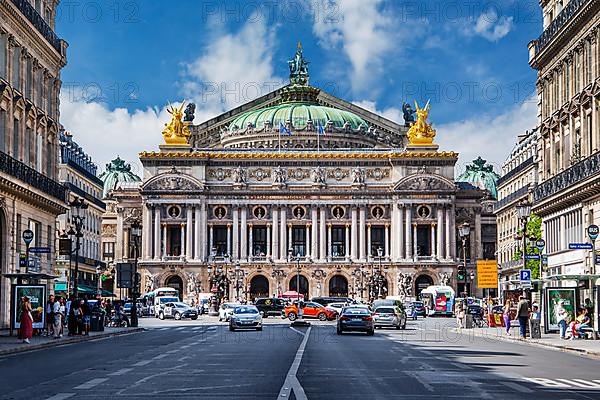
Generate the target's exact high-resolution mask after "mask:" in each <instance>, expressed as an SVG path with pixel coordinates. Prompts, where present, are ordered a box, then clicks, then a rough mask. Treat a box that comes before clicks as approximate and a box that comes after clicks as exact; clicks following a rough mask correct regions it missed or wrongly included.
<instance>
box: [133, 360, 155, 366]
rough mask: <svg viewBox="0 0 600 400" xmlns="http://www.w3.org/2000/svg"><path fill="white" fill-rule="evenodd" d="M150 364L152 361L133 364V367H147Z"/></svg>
mask: <svg viewBox="0 0 600 400" xmlns="http://www.w3.org/2000/svg"><path fill="white" fill-rule="evenodd" d="M151 362H152V360H144V361H140V362H137V363H135V364H133V366H134V367H143V366H144V365H148V364H150V363H151Z"/></svg>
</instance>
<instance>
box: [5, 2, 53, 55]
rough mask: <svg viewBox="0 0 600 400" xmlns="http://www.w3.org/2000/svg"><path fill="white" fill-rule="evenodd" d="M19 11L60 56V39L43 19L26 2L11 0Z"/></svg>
mask: <svg viewBox="0 0 600 400" xmlns="http://www.w3.org/2000/svg"><path fill="white" fill-rule="evenodd" d="M12 2H13V4H14V5H15V6H17V8H18V9H19V11H21V12H22V13H23V15H24V16H25V18H27V19H28V20H29V22H31V24H32V25H33V26H34V27H35V29H37V30H38V32H39V33H40V34H41V35H42V36H43V37H44V38H45V39H46V40H47V41H48V43H50V45H51V46H52V47H54V48H55V49H56V51H58V53H59V54H61V45H60V38H59V37H58V36H57V35H56V33H54V31H53V30H52V28H50V25H48V23H47V22H46V21H44V18H42V16H41V15H40V14H39V13H38V12H37V11H36V10H35V8H34V7H33V6H32V5H31V3H29V2H28V1H27V0H12Z"/></svg>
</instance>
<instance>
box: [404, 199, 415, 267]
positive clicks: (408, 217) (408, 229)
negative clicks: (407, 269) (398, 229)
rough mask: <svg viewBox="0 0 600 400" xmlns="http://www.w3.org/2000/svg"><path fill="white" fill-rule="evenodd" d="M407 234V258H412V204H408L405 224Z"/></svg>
mask: <svg viewBox="0 0 600 400" xmlns="http://www.w3.org/2000/svg"><path fill="white" fill-rule="evenodd" d="M404 229H405V234H406V240H405V243H406V245H405V246H406V259H407V260H411V259H412V257H413V245H412V232H411V229H412V206H411V205H410V204H408V205H407V206H406V223H405V224H404Z"/></svg>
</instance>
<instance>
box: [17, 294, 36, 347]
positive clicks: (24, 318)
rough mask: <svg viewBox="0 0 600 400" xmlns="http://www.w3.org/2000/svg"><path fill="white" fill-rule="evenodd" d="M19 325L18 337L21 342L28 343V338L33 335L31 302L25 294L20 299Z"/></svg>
mask: <svg viewBox="0 0 600 400" xmlns="http://www.w3.org/2000/svg"><path fill="white" fill-rule="evenodd" d="M20 322H21V326H19V336H18V337H19V339H22V340H23V343H29V339H31V337H32V336H33V317H32V316H31V303H30V302H29V297H27V296H25V297H23V298H22V299H21V321H20Z"/></svg>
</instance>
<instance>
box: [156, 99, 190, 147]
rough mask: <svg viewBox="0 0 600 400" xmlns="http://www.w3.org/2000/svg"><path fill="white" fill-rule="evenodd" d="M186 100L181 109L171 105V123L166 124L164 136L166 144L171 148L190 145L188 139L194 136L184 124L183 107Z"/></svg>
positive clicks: (168, 108) (169, 108) (168, 109)
mask: <svg viewBox="0 0 600 400" xmlns="http://www.w3.org/2000/svg"><path fill="white" fill-rule="evenodd" d="M184 105H185V100H184V101H183V102H182V103H181V107H179V108H177V107H175V106H172V105H171V104H169V107H167V111H168V112H169V114H171V121H170V122H169V123H168V124H165V129H163V131H162V134H163V137H164V139H165V144H167V145H171V146H181V145H187V144H188V138H189V137H190V135H191V134H192V133H191V132H190V128H188V126H187V125H186V124H185V123H184V122H183V106H184Z"/></svg>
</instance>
